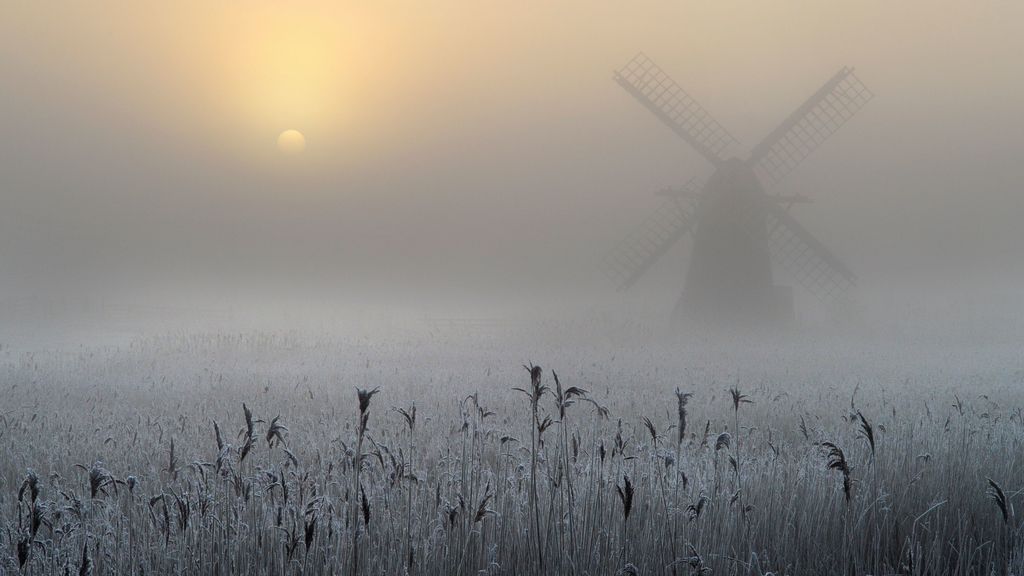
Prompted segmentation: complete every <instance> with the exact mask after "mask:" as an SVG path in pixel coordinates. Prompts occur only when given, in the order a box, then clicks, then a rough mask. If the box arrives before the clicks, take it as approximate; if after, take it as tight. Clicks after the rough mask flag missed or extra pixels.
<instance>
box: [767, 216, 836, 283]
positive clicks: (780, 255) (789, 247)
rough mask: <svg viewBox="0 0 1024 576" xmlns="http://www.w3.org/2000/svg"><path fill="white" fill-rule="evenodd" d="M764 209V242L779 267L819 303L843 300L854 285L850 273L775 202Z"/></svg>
mask: <svg viewBox="0 0 1024 576" xmlns="http://www.w3.org/2000/svg"><path fill="white" fill-rule="evenodd" d="M764 206H765V210H764V214H765V219H766V220H767V225H768V241H769V244H770V247H771V251H772V255H773V256H775V259H776V261H777V262H778V263H779V265H781V266H782V267H783V268H784V269H785V270H786V271H788V272H789V273H790V274H791V275H792V276H793V278H794V279H795V280H796V281H797V282H799V283H800V285H801V286H803V287H804V288H806V289H807V290H808V291H810V292H811V293H813V294H814V295H816V296H818V297H819V298H821V299H822V300H823V301H826V302H828V301H831V300H834V299H837V298H841V297H843V296H844V295H845V294H846V292H847V291H849V290H850V288H852V287H853V285H854V284H855V283H856V277H855V276H854V275H853V273H852V272H850V271H849V270H848V269H847V268H846V266H844V265H843V263H842V262H840V261H839V259H838V258H836V257H835V256H833V255H832V253H831V252H829V251H828V249H826V248H825V246H824V245H823V244H822V243H821V242H818V240H817V239H816V238H815V237H814V236H812V235H811V233H810V232H808V231H807V229H806V228H804V227H803V226H801V225H800V223H799V222H797V221H796V219H795V218H793V216H792V215H791V214H790V213H789V212H787V211H786V209H785V208H783V207H781V206H779V205H778V204H777V203H775V202H765V203H764Z"/></svg>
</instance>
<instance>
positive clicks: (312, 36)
mask: <svg viewBox="0 0 1024 576" xmlns="http://www.w3.org/2000/svg"><path fill="white" fill-rule="evenodd" d="M0 10H2V17H0V94H3V98H2V101H0V126H3V128H4V134H5V137H4V138H3V139H2V140H0V200H2V206H3V209H2V210H0V267H2V268H0V269H2V270H3V272H0V290H3V291H5V292H6V294H7V295H8V296H10V297H13V295H15V294H21V293H24V292H27V291H35V290H37V289H38V288H40V287H42V286H46V287H51V288H52V287H55V286H56V287H60V288H61V289H64V288H68V287H70V288H71V289H72V290H78V289H80V288H81V287H85V286H90V287H91V289H95V290H100V291H102V290H106V289H108V288H110V287H131V288H130V289H131V290H149V289H152V287H153V286H162V287H164V288H167V287H168V286H173V284H174V282H183V283H185V282H206V281H207V280H209V281H211V282H212V281H217V282H221V281H224V280H238V281H239V282H241V283H248V284H253V285H268V286H283V287H284V288H285V289H287V288H288V287H305V286H315V287H317V289H322V290H326V291H328V292H337V293H338V294H349V293H351V294H363V295H365V294H368V293H372V294H377V295H379V296H381V297H383V298H387V297H389V296H390V295H395V296H396V297H397V296H398V295H401V296H402V297H403V298H415V297H416V295H426V294H433V293H438V294H440V293H449V294H474V295H481V294H483V295H485V296H484V297H486V295H493V296H492V297H493V298H496V299H500V298H503V297H505V296H506V295H509V294H529V295H530V297H543V295H544V294H546V293H552V294H554V293H557V292H570V291H572V290H575V289H578V288H584V289H586V290H588V291H594V292H599V291H601V290H610V286H611V285H610V284H602V283H601V278H602V277H601V275H600V274H599V273H598V267H597V266H598V262H599V259H600V257H601V256H602V255H603V254H604V253H605V252H606V251H607V250H608V249H609V248H610V247H612V245H614V243H615V241H617V240H618V239H619V238H620V237H621V236H622V235H624V234H625V233H626V232H627V231H628V230H629V229H630V227H631V226H633V225H635V224H636V223H638V222H639V221H640V220H641V219H642V218H643V217H644V216H645V215H646V214H647V213H648V212H650V211H651V210H653V209H654V208H655V207H656V205H657V199H656V198H655V197H654V196H653V195H652V192H653V191H654V190H656V189H658V188H661V187H664V186H669V185H674V184H679V183H682V182H685V181H686V180H687V179H688V178H690V177H691V176H698V177H707V175H708V174H709V172H710V169H709V166H708V165H707V164H706V163H705V162H704V161H703V160H702V159H701V158H700V157H699V156H698V155H697V154H696V153H695V152H694V151H692V150H691V149H689V148H688V147H687V146H686V145H685V144H684V143H682V142H681V141H679V140H678V139H677V138H676V137H675V136H674V135H672V134H671V133H670V132H668V131H667V130H666V129H664V128H663V127H662V126H661V125H659V124H658V122H657V121H656V120H655V119H654V118H653V117H652V116H651V115H650V114H649V113H647V112H646V111H644V110H643V109H642V108H641V107H640V106H639V105H638V104H637V103H636V102H634V101H632V100H631V98H630V97H629V95H628V94H626V93H625V92H624V91H623V90H621V89H620V88H619V87H618V86H617V85H616V84H615V83H614V82H613V81H612V79H611V75H612V71H613V69H615V68H617V67H619V66H621V65H622V64H624V63H625V62H626V61H627V60H628V59H629V58H630V57H632V56H633V55H634V54H635V53H636V52H637V51H640V50H643V51H644V52H646V53H647V54H648V55H650V56H651V57H652V58H653V59H655V60H656V61H657V62H658V63H659V64H660V65H661V66H662V67H663V68H665V69H666V70H667V71H668V72H669V73H670V74H671V75H672V76H673V77H674V78H675V79H676V80H677V81H678V82H679V83H680V84H681V85H682V86H683V87H684V88H686V89H687V90H688V91H689V92H690V93H691V94H692V95H693V96H694V97H695V98H697V100H698V101H699V102H701V103H702V104H703V105H704V107H705V108H707V109H708V110H709V111H710V112H711V113H712V114H713V115H714V116H715V117H716V118H717V119H718V120H719V121H720V122H722V123H723V124H724V125H725V126H726V127H727V128H728V129H729V130H730V131H731V132H732V133H733V135H735V136H736V137H737V138H738V139H739V140H740V141H741V142H742V143H743V144H744V145H746V146H752V145H753V144H755V143H756V142H757V141H758V140H759V139H760V138H761V137H762V136H763V135H764V134H765V133H767V132H768V131H770V130H771V129H772V128H774V126H775V125H776V124H777V123H778V122H779V121H780V120H781V119H782V118H783V117H784V116H785V115H787V114H788V113H789V112H790V111H791V110H792V109H793V108H795V107H796V106H798V105H799V104H800V103H801V102H803V100H804V99H805V98H806V97H807V96H808V95H810V94H811V93H812V92H814V91H815V90H816V89H817V88H818V87H819V86H820V85H821V84H822V83H823V82H824V81H825V80H826V79H828V78H829V77H830V76H831V75H832V74H833V73H834V72H835V71H836V70H837V69H838V68H839V67H840V66H842V65H851V66H855V67H856V68H857V71H858V76H859V77H860V78H861V79H862V80H863V82H864V83H865V84H867V85H868V86H869V87H870V88H871V89H872V90H873V91H874V92H875V94H876V98H875V99H874V100H873V101H872V102H871V103H870V104H869V105H868V106H867V107H866V108H865V109H864V110H863V111H861V113H860V114H859V115H858V116H857V117H856V118H854V119H853V121H851V122H850V123H849V124H848V125H847V126H845V127H843V128H842V129H841V130H840V131H839V132H838V133H837V134H836V135H835V136H834V137H833V138H832V139H831V140H830V141H829V142H827V143H826V144H825V145H824V146H823V147H822V148H821V149H820V150H819V151H818V152H817V153H816V154H815V155H813V156H812V157H811V158H810V159H809V160H808V161H807V162H806V163H805V165H804V166H803V167H802V168H801V169H799V170H797V171H796V172H795V173H794V174H793V175H792V176H791V177H790V178H789V179H788V180H786V181H785V182H784V183H783V184H782V185H781V186H780V187H779V188H778V190H777V191H780V192H785V193H801V194H805V195H807V196H810V197H811V198H813V199H814V201H815V203H814V204H812V205H810V206H806V207H804V206H801V207H797V208H796V210H797V213H796V215H797V217H798V219H799V220H800V221H801V222H803V223H804V224H805V226H807V227H808V228H809V229H811V230H812V231H813V232H815V234H816V235H817V236H818V237H819V238H820V239H821V240H822V241H823V242H824V243H825V244H826V245H827V246H829V247H830V248H832V249H833V251H834V252H836V254H837V255H839V256H840V257H841V258H842V259H843V260H845V261H846V263H847V264H848V266H849V267H850V268H852V269H853V270H854V271H855V272H856V273H857V274H858V276H860V278H861V279H862V281H863V283H865V284H866V285H875V286H879V285H880V286H886V285H887V283H892V284H894V285H895V284H896V283H900V282H905V281H907V280H908V279H914V280H915V281H929V282H933V283H935V284H937V285H938V284H941V285H958V284H962V283H964V282H967V280H968V279H971V281H973V279H985V280H984V281H986V282H988V281H991V282H994V283H999V282H1007V281H1008V280H1006V279H1007V278H1016V277H1018V276H1020V275H1021V273H1022V272H1024V256H1022V255H1021V250H1020V247H1021V246H1022V245H1024V226H1021V224H1020V222H1021V221H1024V190H1022V189H1021V188H1022V187H1021V185H1020V182H1021V181H1022V180H1024V162H1022V161H1021V160H1022V152H1024V113H1022V112H1021V110H1020V107H1021V103H1022V102H1024V80H1022V78H1024V65H1022V63H1021V60H1020V58H1021V54H1022V53H1024V36H1022V35H1021V34H1020V25H1021V23H1022V22H1024V4H1022V3H1019V2H970V3H968V2H939V1H914V2H910V1H907V2H891V1H858V2H845V3H841V2H784V1H777V2H774V1H773V2H764V1H761V0H751V1H743V2H739V1H736V2H708V1H664V0H660V1H638V2H628V3H627V2H594V1H592V0H588V1H577V2H557V3H553V2H546V1H534V0H526V1H521V2H511V3H508V2H506V3H497V2H468V1H464V2H451V1H431V2H420V1H416V2H413V1H409V2H401V1H393V2H388V1H385V2H351V3H344V2H327V1H324V2H298V1H297V2H269V1H268V2H258V1H252V2H244V3H243V2H230V3H229V2H210V1H205V0H204V1H201V2H199V1H196V2H192V1H176V2H144V1H132V2H94V1H88V2H87V1H78V2H75V1H68V2H59V3H55V2H6V3H5V5H4V7H3V8H2V9H0ZM285 129H298V130H300V131H302V132H303V133H304V134H305V136H306V139H307V144H308V146H307V149H306V152H305V153H304V154H302V155H300V156H297V157H289V156H285V155H283V154H281V153H280V152H279V151H278V150H277V148H276V147H275V141H276V138H277V135H278V134H279V133H280V132H281V131H283V130H285ZM685 256H686V253H685V249H683V250H679V251H678V252H677V253H673V254H670V255H669V256H668V257H667V258H666V259H665V261H664V262H662V263H661V264H660V266H659V268H658V270H656V271H655V272H654V273H653V274H652V276H651V278H650V279H648V280H646V282H647V284H646V287H645V285H643V284H641V285H640V286H638V291H639V293H640V294H643V293H644V291H645V290H652V288H651V286H657V287H660V288H658V289H663V290H664V291H666V292H675V291H678V289H679V288H680V287H681V282H680V280H679V278H680V276H681V274H682V271H683V270H684V266H685V260H684V259H685ZM979 281H981V280H979ZM82 289H84V288H82Z"/></svg>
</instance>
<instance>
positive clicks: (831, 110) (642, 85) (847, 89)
mask: <svg viewBox="0 0 1024 576" xmlns="http://www.w3.org/2000/svg"><path fill="white" fill-rule="evenodd" d="M614 79H615V81H616V82H618V84H619V85H620V86H622V87H623V88H624V89H625V90H626V91H627V92H629V93H630V94H631V95H632V96H633V97H634V98H636V99H637V100H638V101H639V102H640V103H641V104H643V105H644V107H645V108H647V109H648V110H650V111H651V112H652V113H653V114H654V115H655V116H657V117H658V119H659V120H661V121H662V122H663V123H664V124H666V125H667V126H668V127H669V128H670V129H671V130H672V131H673V132H675V133H676V135H678V136H679V137H680V138H682V139H683V140H684V141H685V142H686V143H687V144H689V145H690V146H691V147H692V148H694V149H695V150H696V151H697V152H699V153H700V154H701V156H703V157H704V158H705V159H706V160H707V161H708V162H710V163H711V164H712V166H713V167H714V173H713V174H712V175H711V177H710V178H709V179H708V180H707V181H706V182H704V183H700V184H698V183H695V182H694V181H693V180H691V181H690V182H688V183H687V184H686V185H684V186H682V187H679V188H672V189H666V190H662V191H659V192H658V194H659V195H661V196H665V197H666V198H665V199H664V200H663V201H662V204H661V206H659V208H658V209H657V210H656V211H655V212H654V213H653V214H652V215H651V216H650V217H648V218H647V219H646V220H644V221H643V222H642V223H641V225H640V226H639V227H637V228H636V229H634V230H633V231H632V232H631V233H630V234H629V235H628V236H627V237H626V238H625V239H624V240H623V241H622V242H621V243H619V244H618V245H617V246H616V247H615V248H614V249H613V250H612V251H611V252H610V253H609V254H608V255H607V256H606V257H605V264H606V265H607V268H608V271H609V272H610V274H611V276H612V278H613V280H615V281H616V283H617V284H618V288H619V290H620V291H621V290H625V289H627V288H629V287H630V286H632V285H633V284H634V283H635V282H636V281H637V280H639V279H640V277H641V276H643V275H644V274H645V273H646V272H647V271H648V270H649V269H650V268H651V267H652V266H653V265H654V264H655V263H656V262H657V261H658V260H659V259H660V258H661V257H662V256H664V255H665V254H666V253H667V252H668V251H669V249H670V248H672V246H673V245H675V244H676V243H678V242H679V241H680V240H681V239H682V238H683V237H685V236H687V235H690V236H692V239H693V245H692V250H691V253H690V261H689V265H688V268H687V272H686V279H685V283H684V287H683V292H682V295H681V296H680V298H679V303H678V304H677V305H676V309H675V312H674V313H673V320H674V321H675V322H678V321H680V320H682V319H690V320H694V321H697V322H699V323H714V324H733V325H735V324H741V325H742V324H765V323H777V322H784V321H786V320H788V319H789V318H791V317H792V315H793V296H792V290H791V289H790V288H789V287H783V286H776V285H775V282H774V279H773V274H772V262H773V261H774V262H775V263H776V264H778V265H779V266H781V267H782V268H783V269H785V271H786V272H787V273H788V275H789V276H790V277H792V278H793V280H795V281H796V282H798V283H799V284H800V285H802V286H803V287H804V288H805V289H806V290H807V291H808V292H810V293H812V294H814V295H816V296H817V297H819V298H821V299H822V300H823V301H824V302H826V303H828V302H833V301H835V300H837V299H843V298H844V297H845V296H846V295H847V293H848V292H849V290H850V289H851V288H852V287H853V285H854V283H855V281H856V279H855V277H854V275H853V274H852V273H851V272H850V271H849V270H848V269H847V268H846V266H844V265H843V264H842V262H840V261H839V260H838V259H837V258H836V257H835V256H834V255H832V253H831V252H829V251H828V249H826V248H825V246H824V245H823V244H822V243H821V242H819V241H818V240H817V239H815V238H814V236H812V235H811V233H810V232H808V231H807V229H805V228H804V227H803V226H801V225H800V223H799V222H797V220H796V219H795V218H794V217H793V215H792V214H791V213H790V209H791V208H792V207H793V206H794V205H796V204H802V203H807V202H809V200H808V199H807V198H805V197H803V196H798V195H791V196H785V195H781V194H777V193H768V192H766V189H768V190H771V189H773V187H774V186H775V185H776V184H777V183H779V182H780V181H781V180H783V179H784V178H785V177H786V176H787V175H789V173H790V172H791V171H792V170H793V169H794V168H796V167H797V166H799V165H800V163H801V162H803V160H804V159H805V158H806V157H807V156H808V155H810V153H811V152H813V151H814V150H815V149H816V148H817V147H818V146H819V145H820V144H821V143H822V142H824V141H825V140H826V139H827V138H828V137H829V136H831V135H832V134H833V133H835V132H836V130H838V129H839V127H840V126H842V125H843V124H844V123H846V121H847V120H849V119H850V118H851V117H852V116H853V115H854V114H855V113H856V112H857V111H858V110H860V108H862V107H863V106H864V105H865V104H866V103H867V102H868V101H869V100H870V99H871V97H872V94H871V92H870V91H869V90H868V89H867V88H866V87H865V86H864V84H862V83H861V82H860V80H858V79H857V77H856V76H855V75H854V73H853V69H852V68H846V67H844V68H842V69H841V70H839V72H837V73H836V74H835V75H834V76H833V77H832V78H830V79H829V80H828V81H827V82H825V84H824V85H823V86H822V87H821V88H820V89H819V90H818V91H817V92H815V93H814V94H812V95H811V97H810V98H808V99H807V101H806V102H804V104H803V105H801V106H800V107H799V108H797V109H796V110H794V111H793V113H792V114H790V115H789V116H788V117H787V118H786V119H785V120H783V122H782V123H781V124H780V125H779V127H778V128H776V129H775V130H773V131H772V132H771V133H769V134H768V135H767V136H766V137H765V138H764V140H762V141H761V142H760V143H759V144H758V145H757V146H755V147H754V148H753V149H752V150H751V152H750V154H749V155H748V156H747V157H746V158H745V159H740V158H737V157H734V156H732V155H730V150H731V149H732V148H734V147H735V146H736V144H737V142H736V139H735V138H733V137H732V136H731V135H730V134H729V132H728V131H726V129H725V128H724V127H722V125H721V124H719V123H718V122H717V121H716V120H715V119H714V118H712V117H711V115H710V114H708V112H707V111H706V110H705V109H704V108H703V107H702V106H701V105H700V104H698V103H697V102H696V101H695V100H694V99H693V97H691V96H690V95H689V94H688V93H687V92H686V91H685V90H683V89H682V88H681V87H680V86H679V85H678V84H676V82H675V81H674V80H672V79H671V78H670V77H669V76H668V74H666V73H665V72H664V71H663V70H662V69H661V68H659V67H658V66H657V65H656V64H655V63H654V62H653V61H652V60H651V59H650V58H648V57H647V56H646V55H644V54H643V53H640V54H638V55H636V56H635V57H634V58H633V59H632V60H630V61H629V63H627V64H626V65H625V66H624V67H623V68H622V69H620V70H618V71H617V72H615V74H614Z"/></svg>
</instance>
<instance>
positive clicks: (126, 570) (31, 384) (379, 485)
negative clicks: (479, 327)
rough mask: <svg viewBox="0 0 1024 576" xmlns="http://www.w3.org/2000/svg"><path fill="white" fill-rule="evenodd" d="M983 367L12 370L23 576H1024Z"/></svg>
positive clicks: (634, 358) (410, 356)
mask: <svg viewBox="0 0 1024 576" xmlns="http://www.w3.org/2000/svg"><path fill="white" fill-rule="evenodd" d="M960 354H961V355H958V354H957V353H946V352H942V351H924V352H922V351H918V353H916V354H909V353H905V351H900V352H895V351H893V350H884V349H883V350H874V351H871V352H863V351H855V350H854V349H851V348H847V347H840V346H825V345H821V346H818V347H814V346H807V347H805V348H803V349H800V350H799V352H786V353H783V352H780V351H779V350H772V349H766V348H759V349H746V350H742V351H737V350H734V351H721V350H717V349H715V348H714V347H710V346H706V347H703V348H701V349H700V350H686V349H683V348H680V349H678V350H673V349H671V348H668V347H658V348H654V347H647V346H633V347H622V348H618V349H616V348H614V347H612V346H592V347H587V348H584V347H579V348H574V347H572V346H549V347H544V346H531V345H530V344H523V343H521V342H520V343H518V344H508V343H504V342H497V341H492V340H484V339H480V340H471V341H468V342H445V341H434V340H424V341H415V342H414V341H408V342H395V343H390V344H370V343H367V342H365V341H348V342H344V341H333V340H330V339H315V338H304V337H298V336H287V335H285V336H277V335H268V334H252V335H207V336H175V337H167V338H161V339H149V340H141V341H137V342H135V343H133V344H131V345H125V346H122V347H106V348H98V349H86V348H80V349H76V350H72V351H63V352H58V351H48V352H34V353H32V352H26V351H12V350H10V349H7V350H5V351H3V352H0V362H2V364H0V573H7V574H19V573H22V574H89V573H92V574H192V573H203V574H254V575H255V574H375V575H378V574H379V575H396V574H444V575H456V576H457V575H470V574H579V575H586V574H590V575H613V574H639V575H642V574H671V575H673V576H675V575H702V574H715V575H727V574H744V575H746V574H750V575H753V574H758V575H761V574H775V575H782V574H794V575H795V574H809V575H811V574H812V575H821V574H908V575H910V574H920V575H925V574H928V575H940V574H986V575H987V574H1011V573H1014V574H1020V573H1021V572H1022V570H1024V559H1022V552H1024V549H1022V530H1021V527H1022V526H1021V515H1018V514H1017V513H1016V511H1015V508H1018V507H1019V506H1020V500H1021V490H1022V482H1021V478H1022V472H1024V467H1022V462H1021V457H1020V455H1021V454H1022V448H1024V447H1022V439H1024V415H1022V410H1021V408H1022V407H1024V393H1022V391H1021V389H1022V387H1024V382H1022V381H1024V375H1022V373H1021V372H1020V368H1019V367H1017V366H1015V365H1014V358H1017V356H1015V355H1014V353H1012V351H1010V352H1008V353H1006V354H1005V355H1002V356H999V357H990V356H985V355H984V354H982V355H972V354H969V353H966V352H963V351H961V353H960ZM996 356H998V355H996ZM534 362H536V363H537V364H534Z"/></svg>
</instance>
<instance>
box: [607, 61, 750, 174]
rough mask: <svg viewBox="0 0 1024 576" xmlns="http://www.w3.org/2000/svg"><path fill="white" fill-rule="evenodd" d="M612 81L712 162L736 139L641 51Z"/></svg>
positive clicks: (721, 156)
mask: <svg viewBox="0 0 1024 576" xmlns="http://www.w3.org/2000/svg"><path fill="white" fill-rule="evenodd" d="M615 81H616V82H618V83H619V85H620V86H622V87H623V88H625V89H626V91H627V92H629V93H630V94H632V95H633V97H634V98H636V99H637V100H639V101H640V103H641V104H643V105H644V107H646V108H647V109H648V110H650V111H651V112H652V113H654V115H655V116H657V117H658V118H659V119H660V120H661V121H662V122H664V123H665V124H666V125H668V127H669V128H671V129H672V131H673V132H675V133H676V134H678V135H679V136H680V137H681V138H682V139H683V140H685V141H686V142H687V143H689V144H690V146H693V147H694V148H695V149H696V150H697V151H698V152H700V153H701V155H702V156H704V157H705V158H707V159H708V161H710V162H711V163H713V164H716V165H717V164H718V163H720V162H722V161H723V160H725V153H726V152H727V151H728V149H729V148H730V147H731V146H732V145H733V144H735V142H736V140H735V139H734V138H733V137H732V135H730V134H729V132H727V131H726V129H725V128H724V127H722V125H721V124H719V123H718V121H716V120H715V119H714V118H712V117H711V115H710V114H708V112H707V111H706V110H705V109H704V108H703V107H702V106H701V105H700V104H698V103H697V101H696V100H694V99H693V97H691V96H690V95H689V94H688V93H687V92H686V91H685V90H683V89H682V88H681V87H680V86H679V85H678V84H676V82H675V80H673V79H672V78H670V77H669V76H668V74H666V73H665V72H664V71H663V70H662V69H661V68H659V67H658V65H657V64H655V63H654V62H653V61H652V60H651V59H650V58H648V57H647V56H646V55H645V54H644V53H643V52H641V53H639V54H637V55H636V56H635V57H633V59H632V60H630V61H629V62H628V63H627V64H626V65H625V66H623V67H622V69H621V70H619V71H617V72H616V73H615Z"/></svg>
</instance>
